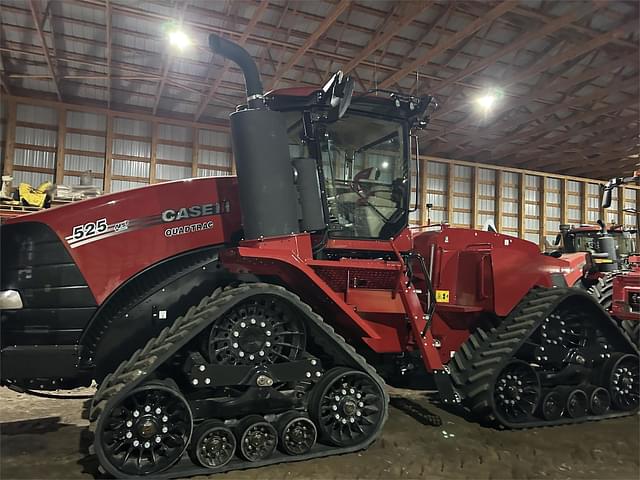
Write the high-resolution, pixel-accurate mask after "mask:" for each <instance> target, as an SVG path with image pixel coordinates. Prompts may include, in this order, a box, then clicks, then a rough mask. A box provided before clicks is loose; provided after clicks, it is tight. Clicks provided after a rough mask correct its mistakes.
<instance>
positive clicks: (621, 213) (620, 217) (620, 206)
mask: <svg viewBox="0 0 640 480" xmlns="http://www.w3.org/2000/svg"><path fill="white" fill-rule="evenodd" d="M624 196H625V188H624V186H620V187H618V224H619V225H624V201H625V198H624Z"/></svg>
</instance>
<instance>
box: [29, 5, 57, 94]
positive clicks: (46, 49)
mask: <svg viewBox="0 0 640 480" xmlns="http://www.w3.org/2000/svg"><path fill="white" fill-rule="evenodd" d="M29 9H30V10H31V16H32V18H33V23H35V25H36V29H37V30H38V36H39V37H40V42H41V43H42V52H43V53H44V57H45V59H46V61H47V66H48V67H49V73H51V77H52V79H53V84H54V85H55V88H56V94H57V96H58V100H60V101H62V93H61V90H60V84H59V82H58V77H57V75H56V71H55V69H54V68H53V61H52V60H51V56H50V55H49V47H47V41H46V39H45V37H44V31H43V30H42V26H41V24H40V22H41V20H40V13H39V12H38V6H37V5H36V3H35V1H34V0H29Z"/></svg>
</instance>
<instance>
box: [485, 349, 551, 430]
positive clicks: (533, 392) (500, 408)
mask: <svg viewBox="0 0 640 480" xmlns="http://www.w3.org/2000/svg"><path fill="white" fill-rule="evenodd" d="M541 396H542V392H541V388H540V379H539V378H538V374H537V373H536V371H535V370H534V369H533V367H532V366H531V365H529V364H528V363H527V362H523V361H522V360H512V361H511V362H509V363H507V364H506V365H505V367H504V368H503V369H502V370H501V371H500V373H499V374H498V376H497V377H496V380H495V382H494V387H493V403H494V406H495V414H496V415H497V416H498V417H501V418H499V420H506V422H508V423H518V422H526V421H529V420H530V418H531V415H532V414H533V412H535V410H536V408H538V402H539V401H540V397H541Z"/></svg>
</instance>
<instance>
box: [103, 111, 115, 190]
mask: <svg viewBox="0 0 640 480" xmlns="http://www.w3.org/2000/svg"><path fill="white" fill-rule="evenodd" d="M112 155H113V116H111V114H107V136H106V138H105V140H104V177H103V183H102V190H104V192H105V193H109V192H110V191H111V172H112V170H113V167H112V161H113V159H112Z"/></svg>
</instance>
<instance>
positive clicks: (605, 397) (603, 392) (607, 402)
mask: <svg viewBox="0 0 640 480" xmlns="http://www.w3.org/2000/svg"><path fill="white" fill-rule="evenodd" d="M587 394H588V395H589V410H590V411H591V413H593V414H594V415H603V414H605V413H607V412H608V411H609V408H611V395H609V392H608V391H607V389H606V388H603V387H591V388H590V389H589V390H588V391H587Z"/></svg>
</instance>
